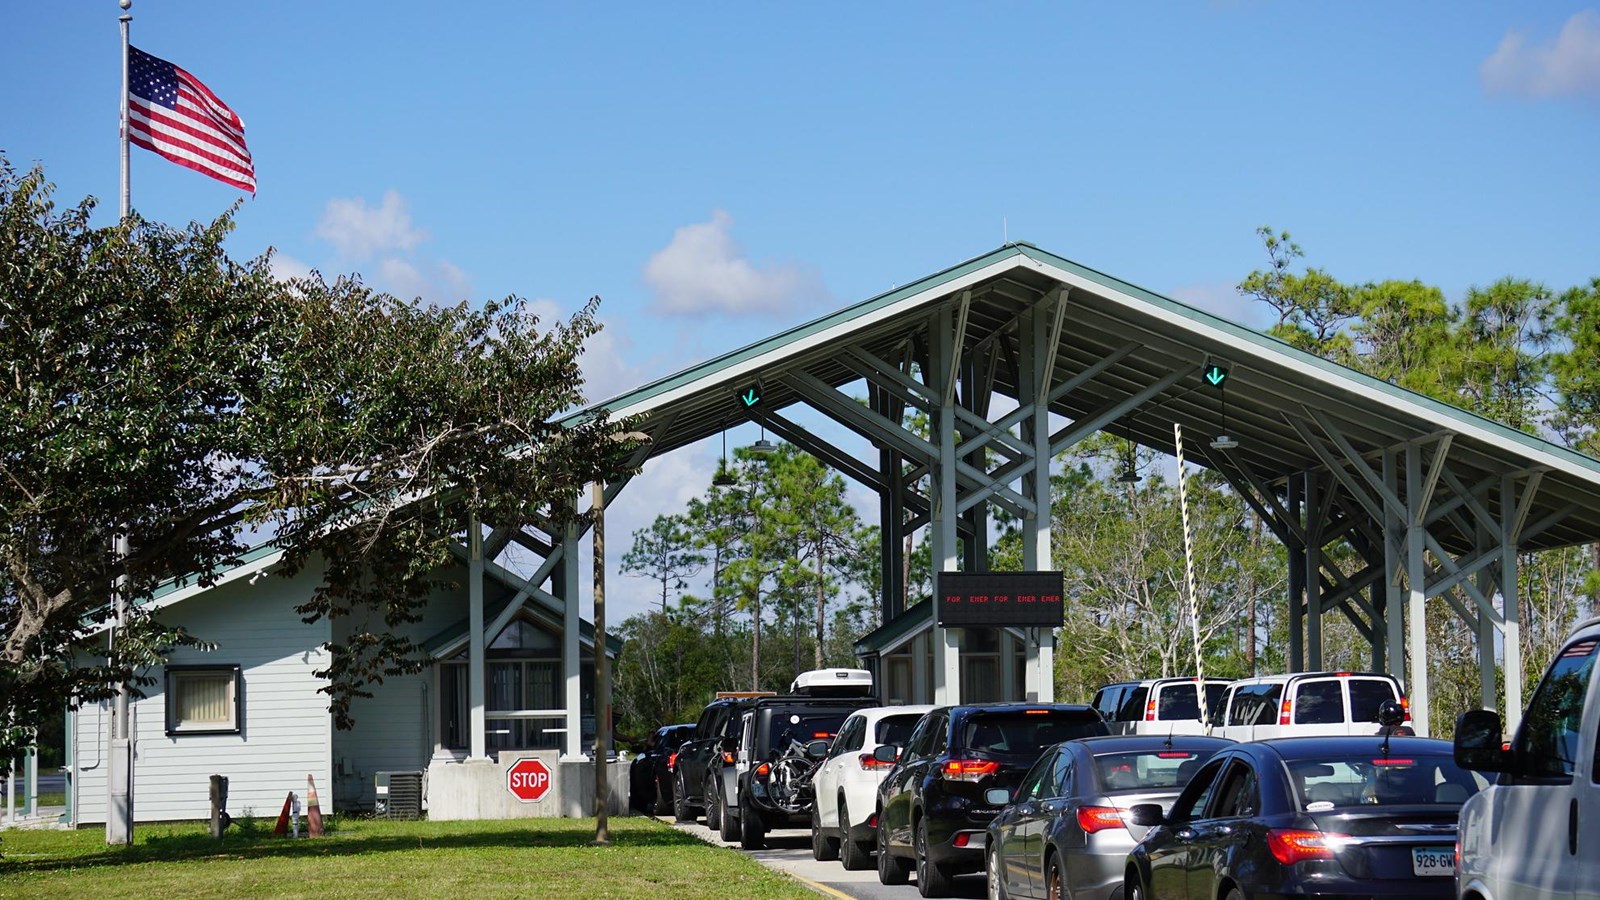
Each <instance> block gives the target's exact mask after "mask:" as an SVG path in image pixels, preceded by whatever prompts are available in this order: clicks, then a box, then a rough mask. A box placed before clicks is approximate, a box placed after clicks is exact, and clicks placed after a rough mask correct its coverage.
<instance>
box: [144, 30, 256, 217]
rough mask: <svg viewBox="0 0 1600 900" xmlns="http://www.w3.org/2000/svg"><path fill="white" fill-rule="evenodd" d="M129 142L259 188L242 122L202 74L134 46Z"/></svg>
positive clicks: (241, 186) (240, 185) (223, 178)
mask: <svg viewBox="0 0 1600 900" xmlns="http://www.w3.org/2000/svg"><path fill="white" fill-rule="evenodd" d="M128 141H129V142H130V143H132V144H136V145H138V146H140V147H143V148H145V149H146V150H149V151H152V152H154V153H158V154H160V155H162V156H165V157H166V158H167V159H170V160H172V161H173V162H175V163H177V164H178V165H180V166H187V167H189V168H191V169H193V170H195V171H196V172H200V173H203V174H206V175H210V176H211V177H212V178H215V179H217V180H218V181H224V182H227V183H228V184H231V185H233V186H234V187H236V188H239V189H241V190H246V191H249V192H250V193H252V194H254V193H255V192H256V167H255V164H254V163H252V162H251V161H250V151H249V150H248V149H246V148H245V145H244V122H242V121H240V119H239V117H238V115H236V114H235V113H234V111H233V110H231V109H229V108H228V104H226V103H223V102H222V101H221V100H219V99H217V95H216V94H213V93H211V89H210V88H208V87H206V86H205V85H203V84H201V83H200V79H198V78H196V77H194V76H193V75H190V74H189V73H188V72H185V71H184V70H182V69H180V68H178V67H177V66H175V65H173V64H172V63H169V62H167V61H166V60H164V59H160V58H158V57H154V56H151V55H150V54H148V53H146V52H144V51H143V50H140V49H138V48H136V47H129V48H128Z"/></svg>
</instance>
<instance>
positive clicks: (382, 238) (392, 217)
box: [316, 190, 428, 262]
mask: <svg viewBox="0 0 1600 900" xmlns="http://www.w3.org/2000/svg"><path fill="white" fill-rule="evenodd" d="M316 235H317V237H319V238H322V239H323V240H325V241H327V242H328V243H330V244H332V245H333V247H334V249H335V250H337V251H338V252H339V255H340V256H341V257H344V258H345V259H348V260H354V261H357V262H359V261H362V260H367V259H371V258H372V257H374V256H376V255H379V254H392V253H395V252H397V251H403V252H410V251H411V250H414V249H415V248H416V246H417V245H418V244H420V243H422V241H423V240H424V239H425V238H427V236H428V235H427V233H426V232H424V231H421V230H419V229H417V228H416V227H415V226H414V225H413V224H412V222H411V211H410V209H409V205H408V204H407V203H406V200H405V198H404V197H402V196H400V193H399V192H398V191H395V190H388V191H384V193H383V203H382V204H381V205H379V206H377V207H371V206H368V205H367V201H366V198H364V197H335V198H334V199H332V200H329V201H328V206H327V208H326V209H324V210H323V212H322V221H320V222H318V223H317V230H316Z"/></svg>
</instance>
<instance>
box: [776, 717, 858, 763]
mask: <svg viewBox="0 0 1600 900" xmlns="http://www.w3.org/2000/svg"><path fill="white" fill-rule="evenodd" d="M849 715H850V713H848V712H811V711H808V710H773V712H772V714H771V719H770V721H769V722H768V723H767V734H766V736H765V738H766V739H765V741H764V742H763V744H762V746H761V747H759V748H757V752H758V754H759V755H760V756H763V757H765V756H766V755H767V754H769V753H774V752H776V753H780V754H781V753H782V752H783V751H785V750H787V749H789V741H791V740H795V741H799V742H800V743H802V744H805V743H808V742H810V741H814V740H819V739H821V740H831V739H832V738H833V737H834V735H836V734H838V733H839V726H841V725H843V724H844V720H845V719H846V718H848V717H849Z"/></svg>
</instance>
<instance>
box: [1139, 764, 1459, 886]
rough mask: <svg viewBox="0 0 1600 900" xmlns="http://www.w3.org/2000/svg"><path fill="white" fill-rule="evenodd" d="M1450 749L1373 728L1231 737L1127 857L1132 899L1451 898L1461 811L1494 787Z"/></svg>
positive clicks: (1152, 812) (1147, 815)
mask: <svg viewBox="0 0 1600 900" xmlns="http://www.w3.org/2000/svg"><path fill="white" fill-rule="evenodd" d="M1451 750H1452V748H1451V746H1450V744H1448V743H1446V742H1445V741H1439V740H1432V739H1429V738H1414V737H1395V738H1389V739H1387V740H1385V739H1384V738H1382V737H1379V736H1375V735H1374V736H1364V737H1310V738H1282V739H1279V740H1269V741H1258V742H1253V743H1245V744H1235V745H1233V746H1231V747H1229V748H1227V749H1226V750H1223V751H1221V752H1219V753H1217V754H1216V755H1215V756H1213V757H1212V758H1211V760H1210V761H1209V762H1208V763H1206V765H1205V766H1204V767H1203V768H1201V769H1200V771H1199V772H1197V773H1195V776H1194V778H1193V780H1191V781H1190V782H1189V786H1188V787H1186V788H1184V790H1183V793H1182V794H1180V795H1179V796H1178V799H1177V800H1176V801H1174V802H1173V804H1172V810H1171V812H1170V813H1168V814H1166V815H1163V814H1162V812H1161V807H1160V806H1159V805H1155V804H1141V805H1136V806H1134V807H1132V809H1131V810H1130V815H1129V818H1130V820H1131V821H1132V822H1133V823H1134V824H1138V825H1145V826H1152V827H1151V828H1150V831H1149V833H1148V834H1147V835H1146V836H1145V838H1144V840H1143V841H1142V842H1140V844H1139V845H1138V846H1137V847H1135V848H1134V849H1133V852H1132V853H1130V854H1129V855H1128V865H1127V871H1126V872H1125V873H1124V876H1123V877H1124V892H1125V894H1126V897H1127V900H1146V898H1150V900H1190V898H1193V900H1218V898H1222V900H1246V898H1251V900H1254V898H1258V897H1272V898H1277V897H1287V896H1291V895H1293V896H1322V897H1346V896H1362V897H1406V898H1413V897H1449V896H1451V895H1452V894H1453V892H1454V889H1455V880H1454V877H1453V876H1454V875H1455V837H1456V816H1457V813H1458V812H1459V811H1460V809H1461V804H1462V803H1463V802H1465V801H1466V799H1467V798H1468V797H1470V796H1471V795H1472V794H1474V793H1477V792H1478V791H1479V790H1480V789H1482V788H1483V787H1485V786H1486V784H1487V782H1486V781H1485V780H1484V779H1483V778H1482V777H1481V776H1477V775H1474V774H1473V773H1471V772H1467V771H1465V770H1463V769H1461V768H1460V767H1458V766H1457V765H1456V764H1455V761H1454V759H1453V758H1452V753H1451Z"/></svg>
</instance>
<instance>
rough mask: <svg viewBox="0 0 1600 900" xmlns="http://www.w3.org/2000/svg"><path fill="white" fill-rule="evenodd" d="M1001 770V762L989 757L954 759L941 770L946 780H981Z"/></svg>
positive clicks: (940, 772)
mask: <svg viewBox="0 0 1600 900" xmlns="http://www.w3.org/2000/svg"><path fill="white" fill-rule="evenodd" d="M998 771H1000V764H999V763H997V762H992V761H990V760H987V759H952V760H950V761H949V762H947V763H945V764H944V766H943V767H942V768H941V769H940V770H939V774H941V775H943V776H944V779H945V780H946V781H979V780H982V778H983V777H984V776H985V775H993V774H994V773H996V772H998Z"/></svg>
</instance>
